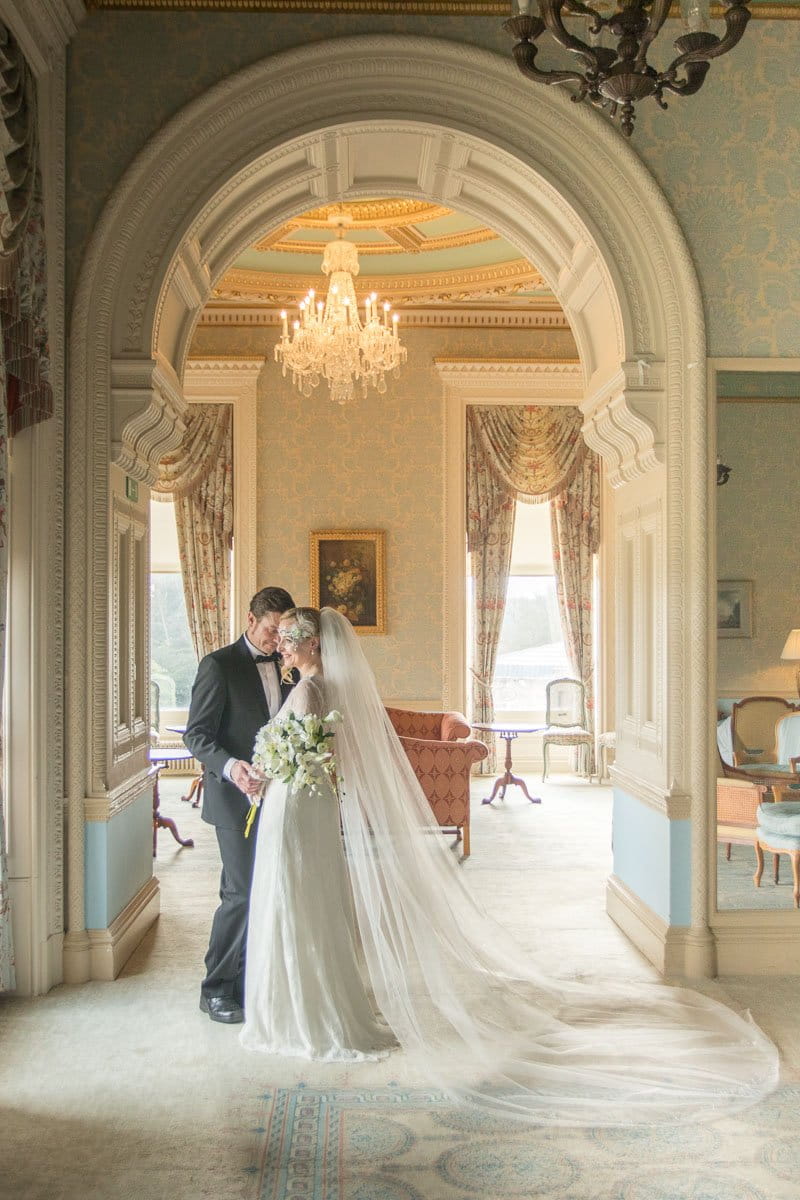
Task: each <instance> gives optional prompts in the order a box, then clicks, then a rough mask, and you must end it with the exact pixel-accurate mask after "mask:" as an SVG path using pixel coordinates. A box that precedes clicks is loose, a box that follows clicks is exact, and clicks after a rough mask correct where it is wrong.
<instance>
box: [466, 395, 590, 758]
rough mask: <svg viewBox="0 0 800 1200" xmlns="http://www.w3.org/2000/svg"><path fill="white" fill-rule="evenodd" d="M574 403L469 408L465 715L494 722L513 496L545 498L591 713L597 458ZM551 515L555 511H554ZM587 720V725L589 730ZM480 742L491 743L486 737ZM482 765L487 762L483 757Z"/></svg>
mask: <svg viewBox="0 0 800 1200" xmlns="http://www.w3.org/2000/svg"><path fill="white" fill-rule="evenodd" d="M581 424H582V418H581V414H580V411H579V410H578V409H577V408H574V407H572V406H569V407H563V406H557V405H526V406H524V407H523V406H517V405H514V406H512V405H499V406H491V407H489V406H486V407H482V406H480V405H474V406H470V408H469V409H468V410H467V545H468V548H469V551H470V554H471V555H472V569H473V580H474V586H475V597H474V612H475V621H474V625H475V631H474V634H475V641H474V646H473V661H474V663H475V666H474V668H473V672H472V675H473V679H472V713H473V720H474V721H476V722H480V723H482V724H488V723H491V722H492V721H493V720H494V706H493V702H492V692H491V685H492V679H493V677H494V668H495V663H496V660H497V645H498V642H499V640H500V632H501V629H502V624H503V614H504V611H505V599H506V590H507V587H508V572H509V568H510V565H511V544H512V540H513V534H514V506H515V503H516V501H518V500H520V501H523V502H525V503H536V502H542V501H551V502H552V516H551V521H552V527H553V552H554V566H555V572H556V583H557V590H558V596H559V611H560V613H561V623H562V629H563V632H564V639H565V642H566V646H567V651H568V653H569V656H570V661H571V662H572V664H573V670H574V671H575V672H576V674H577V675H578V677H579V678H580V679H582V680H583V682H584V685H585V686H586V696H587V709H588V712H589V720H590V721H592V720H593V697H594V689H593V678H592V657H593V656H592V634H591V626H592V568H591V556H592V555H593V554H594V553H595V552H596V551H597V546H598V542H599V505H598V499H597V497H598V489H599V483H598V480H599V465H598V459H597V456H596V455H595V454H594V452H593V451H591V450H589V448H588V447H587V446H586V444H585V442H584V441H583V437H582V434H581ZM556 514H558V515H556ZM591 728H593V726H592V725H591V724H590V729H591ZM486 740H487V744H490V743H492V741H493V739H492V738H491V736H489V737H487V739H486ZM484 767H485V768H486V769H487V770H488V769H492V770H493V769H494V767H493V764H491V765H490V763H489V760H484Z"/></svg>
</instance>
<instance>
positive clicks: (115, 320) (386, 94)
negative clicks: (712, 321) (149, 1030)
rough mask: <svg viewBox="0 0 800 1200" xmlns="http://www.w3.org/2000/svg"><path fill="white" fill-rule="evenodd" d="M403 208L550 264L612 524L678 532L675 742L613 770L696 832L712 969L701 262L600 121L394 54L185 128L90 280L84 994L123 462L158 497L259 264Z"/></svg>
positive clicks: (435, 49) (272, 88) (329, 46)
mask: <svg viewBox="0 0 800 1200" xmlns="http://www.w3.org/2000/svg"><path fill="white" fill-rule="evenodd" d="M386 194H389V195H401V196H409V197H419V198H425V199H428V200H436V201H440V202H443V203H446V204H451V205H455V206H457V207H458V208H460V209H462V210H464V211H466V212H470V213H473V214H475V215H476V216H478V217H480V219H481V220H482V221H484V222H485V223H486V224H488V225H491V226H492V227H493V228H495V229H496V230H497V231H498V232H499V233H501V234H502V235H504V236H505V237H507V238H508V239H509V240H511V241H512V242H513V243H514V244H515V245H516V246H517V247H518V248H519V250H520V251H521V252H522V253H523V254H525V255H526V256H527V257H528V258H530V259H531V260H532V261H533V262H534V263H535V264H536V266H537V267H538V268H539V269H540V270H541V271H542V273H543V275H544V276H545V278H546V279H547V281H548V283H549V284H550V285H551V286H552V288H553V290H554V292H555V293H556V295H557V296H558V299H559V301H560V302H561V304H562V305H563V307H564V309H565V312H566V313H567V316H568V318H569V321H570V324H571V327H572V329H573V331H574V334H575V338H576V342H577V345H578V349H579V353H580V358H581V363H582V367H583V400H582V403H581V408H582V410H583V413H584V416H585V423H584V433H585V436H586V438H587V441H588V442H589V443H590V444H591V445H592V446H593V447H594V448H595V449H596V450H597V451H598V452H599V453H600V454H601V455H602V456H603V458H604V460H605V465H606V473H607V477H608V478H609V480H610V481H611V482H612V484H614V485H615V486H616V487H617V489H618V500H619V514H618V518H617V519H618V520H619V521H622V520H623V518H624V519H625V520H627V521H628V522H630V520H631V519H632V518H631V513H634V516H635V514H636V513H638V512H639V511H640V510H642V511H643V510H644V509H647V511H648V512H649V511H650V508H651V507H652V504H653V503H656V504H657V505H658V506H661V508H660V511H661V510H663V522H664V535H663V538H662V539H661V541H660V542H659V543H658V555H659V556H660V559H661V560H662V564H661V565H662V568H663V578H664V579H665V581H666V585H665V587H666V592H665V596H664V604H663V613H664V616H663V624H662V625H661V626H660V627H659V629H658V631H657V633H658V641H659V643H660V644H659V646H658V647H657V648H656V653H657V654H658V655H660V656H661V658H660V662H661V665H660V667H659V668H658V669H657V670H656V675H657V678H658V680H659V686H660V687H661V693H660V695H659V706H658V722H657V728H655V732H653V730H651V729H649V728H648V727H647V722H646V721H644V720H643V719H641V717H640V715H637V714H636V713H632V714H628V715H629V717H630V721H631V722H632V724H630V728H629V729H627V733H626V728H624V727H623V728H621V734H622V735H623V736H622V741H621V744H620V747H619V749H618V756H617V761H618V763H619V764H620V770H622V771H625V772H626V773H625V787H626V791H628V792H631V793H633V794H634V795H635V796H637V797H640V798H642V799H643V800H644V801H645V802H646V803H650V804H651V805H654V806H655V807H658V808H660V809H661V811H663V812H664V813H665V814H666V815H667V816H668V817H675V816H683V815H686V814H687V813H688V812H689V810H690V809H691V812H692V815H693V818H694V826H693V847H694V856H693V857H694V869H693V872H692V905H691V928H690V929H689V930H688V932H687V931H684V933H683V934H682V935H681V939H680V941H681V947H682V950H681V953H682V958H681V963H680V966H681V967H682V969H684V970H687V971H688V972H689V973H692V974H697V975H700V974H708V973H711V972H712V970H713V942H712V939H711V936H710V933H709V930H708V923H707V915H708V909H707V886H706V878H707V838H708V834H707V829H708V821H707V814H706V802H705V796H706V792H707V774H708V771H707V757H708V755H707V746H708V728H707V727H708V723H709V722H708V711H709V709H708V704H707V701H708V695H707V682H706V681H707V678H708V671H707V666H708V658H709V622H708V619H707V612H708V592H709V588H708V582H707V572H708V539H707V515H708V504H709V495H708V485H707V480H708V478H709V475H708V459H709V451H708V445H707V429H706V416H705V385H706V377H705V371H704V370H703V369H702V368H700V369H693V368H696V367H699V365H700V364H702V363H704V362H705V339H704V322H703V313H702V306H701V302H700V293H699V289H698V284H697V280H696V276H695V273H694V268H693V265H692V262H691V259H690V257H689V254H688V251H687V248H686V245H685V242H684V240H683V237H682V235H681V233H680V230H679V228H678V226H677V223H676V221H675V220H674V217H673V215H672V213H671V210H670V209H669V207H668V205H667V204H666V201H665V200H664V198H663V196H662V194H661V192H660V191H659V189H658V187H657V186H656V184H655V183H654V181H653V179H652V177H651V176H650V174H649V173H648V172H647V170H646V169H645V167H644V166H643V165H642V163H641V162H640V160H639V159H638V158H637V157H636V155H635V154H634V153H633V151H632V150H631V149H630V147H628V146H627V145H625V144H624V143H623V142H622V140H621V139H620V138H619V136H618V134H617V133H616V132H615V131H614V130H613V129H612V128H611V127H610V126H609V125H608V124H607V123H606V122H604V121H603V120H602V118H600V117H599V116H597V115H596V114H595V113H593V112H591V111H589V110H585V109H583V108H579V107H578V106H576V105H573V104H570V103H569V102H568V100H567V99H566V98H565V97H564V96H562V95H561V94H560V93H559V92H558V91H556V90H554V89H531V88H530V87H529V85H528V84H527V83H526V82H525V81H524V80H522V79H521V78H520V77H519V75H518V73H517V72H516V71H515V68H514V66H513V64H512V63H511V62H509V61H507V60H505V59H503V58H499V57H498V56H496V55H493V54H490V53H487V52H485V51H481V50H477V49H475V48H471V47H468V46H464V45H457V44H453V43H448V42H445V41H439V40H435V39H424V38H407V37H388V36H380V37H359V38H348V39H342V40H337V41H332V42H327V43H319V44H317V45H314V46H312V47H310V48H307V49H300V50H293V51H290V52H287V53H284V54H280V55H276V56H274V57H273V58H270V59H267V60H265V61H263V62H261V63H259V64H256V65H255V66H253V67H250V68H247V69H246V70H244V71H242V72H240V73H238V74H236V75H234V76H232V77H231V78H229V79H227V80H225V81H224V82H223V83H221V84H220V85H218V86H216V87H215V88H213V89H212V90H211V91H209V92H208V93H207V94H206V95H204V96H202V97H200V98H199V99H198V100H197V101H195V102H193V103H192V104H191V105H189V106H187V108H185V109H184V110H183V111H182V112H181V113H179V114H178V115H177V116H176V117H175V118H174V119H173V120H172V121H170V122H169V124H168V125H166V126H165V127H164V128H163V129H162V130H161V131H160V132H159V133H158V134H157V135H156V136H155V137H154V138H153V140H152V141H151V142H150V143H149V144H148V145H147V146H146V147H145V149H144V150H143V151H142V153H141V154H140V155H139V156H138V158H137V159H136V160H135V161H134V163H133V164H132V165H131V167H130V168H129V170H128V171H127V173H126V175H125V176H124V178H123V179H122V180H121V182H120V183H119V185H118V187H117V189H116V191H115V192H114V194H113V196H112V198H111V200H110V201H109V202H108V204H107V206H106V208H105V210H104V212H103V215H102V218H101V220H100V222H99V224H98V226H97V228H96V230H95V233H94V235H93V238H92V241H91V244H90V246H89V249H88V251H87V254H86V257H85V260H84V263H83V267H82V271H81V276H80V280H79V285H78V288H77V292H76V299H75V306H74V313H73V324H72V330H71V343H70V345H71V397H72V408H71V421H70V444H69V470H70V479H71V483H70V488H69V498H70V509H69V514H68V521H69V525H68V529H69V555H68V562H69V576H68V580H67V593H68V630H67V658H68V670H67V679H68V681H69V683H68V686H69V689H70V694H69V697H68V703H67V710H68V713H69V718H68V728H67V731H66V732H67V769H66V777H67V796H68V803H69V851H68V854H69V860H68V865H69V871H68V878H69V887H68V913H69V922H68V933H67V938H66V945H65V974H66V977H67V978H68V979H71V980H76V981H77V980H80V979H84V978H87V977H88V971H89V966H88V938H87V936H86V931H85V929H84V928H83V865H84V864H83V810H84V805H85V803H86V801H87V799H92V798H93V799H95V800H97V799H98V798H100V799H102V798H104V797H108V795H109V790H108V788H107V785H106V780H107V779H108V774H109V767H110V765H111V763H110V754H111V748H110V738H109V736H108V732H107V730H108V727H109V718H108V705H109V703H110V697H109V694H108V684H107V678H108V662H109V656H110V648H109V621H108V613H107V600H106V595H107V588H106V581H107V579H108V574H109V567H108V561H109V540H108V520H107V511H108V488H109V484H108V475H109V464H110V462H114V463H115V464H117V465H118V466H119V467H121V468H122V469H123V470H124V471H125V472H126V473H127V474H129V475H132V476H135V477H137V478H138V479H140V480H142V481H143V482H145V483H146V482H147V481H148V480H149V479H150V478H151V477H152V470H153V464H154V463H155V462H156V461H157V460H158V459H159V458H160V457H161V456H162V455H163V454H165V453H166V452H168V451H169V450H170V449H171V448H173V447H174V446H176V445H177V443H178V441H179V439H180V436H181V432H182V424H183V423H182V420H181V412H182V409H183V405H184V398H183V394H182V383H181V380H182V375H183V371H184V365H185V360H186V357H187V351H188V346H189V344H190V339H191V335H192V331H193V328H194V325H195V322H196V320H197V317H198V315H199V313H200V311H201V309H202V306H203V304H204V302H205V300H206V298H207V296H208V295H209V292H210V289H211V286H212V284H213V282H214V281H215V280H216V279H217V278H218V277H219V276H220V275H221V274H222V272H223V271H224V270H225V268H226V267H227V266H228V265H229V264H230V262H231V261H232V260H233V259H234V258H235V257H236V255H237V254H238V253H239V252H240V251H241V250H242V249H243V248H244V247H246V246H248V245H249V244H251V243H252V242H253V241H254V240H255V238H256V236H257V235H258V234H261V233H263V231H264V230H265V229H267V228H270V227H272V226H275V225H277V224H278V223H279V222H281V221H283V220H285V219H286V218H288V217H290V216H292V215H293V214H295V213H297V212H300V211H302V210H303V209H306V208H309V207H312V206H318V205H320V204H323V203H326V202H330V201H333V200H337V199H346V198H355V197H365V196H374V195H386ZM87 694H88V695H90V696H92V697H93V702H94V703H93V711H92V713H91V714H90V715H89V716H88V718H87V716H86V706H85V697H86V695H87ZM626 737H627V738H628V740H627V741H626ZM637 921H639V923H640V924H641V921H640V920H639V917H637V916H632V917H631V922H630V923H629V926H630V929H631V931H632V932H633V933H634V935H636V922H637ZM645 924H646V921H645ZM642 928H643V929H644V926H642ZM643 936H644V935H643ZM644 940H646V938H645V939H644ZM655 957H656V959H657V960H658V953H656V954H655ZM664 961H666V960H664ZM662 965H664V962H662Z"/></svg>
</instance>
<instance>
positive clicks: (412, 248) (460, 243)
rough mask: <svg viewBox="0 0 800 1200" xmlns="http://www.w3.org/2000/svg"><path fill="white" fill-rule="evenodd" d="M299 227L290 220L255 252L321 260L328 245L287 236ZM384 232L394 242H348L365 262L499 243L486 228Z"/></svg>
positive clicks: (398, 227) (408, 227) (406, 228)
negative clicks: (428, 232) (428, 233)
mask: <svg viewBox="0 0 800 1200" xmlns="http://www.w3.org/2000/svg"><path fill="white" fill-rule="evenodd" d="M297 227H298V225H297V222H296V221H288V222H287V223H286V224H285V225H283V226H281V228H280V229H276V230H274V232H273V233H271V234H269V235H268V236H267V237H264V238H262V239H261V241H260V242H257V243H256V245H255V247H254V249H256V250H269V251H273V252H274V253H276V254H313V255H315V256H316V257H317V258H321V257H322V255H323V252H324V250H325V246H326V244H327V243H326V242H320V241H315V240H314V239H313V238H309V239H308V240H307V241H301V240H300V238H288V237H287V236H286V235H287V234H288V233H289V232H290V231H291V230H292V229H293V228H297ZM382 232H385V233H386V234H387V235H388V236H389V237H390V238H391V239H392V240H391V241H387V242H366V241H359V239H358V237H357V236H355V235H353V234H351V233H348V237H347V240H348V242H352V244H353V245H354V246H355V247H356V250H357V251H358V255H359V258H362V259H363V258H369V257H370V255H373V256H374V255H391V254H408V253H415V254H416V253H421V254H424V253H429V252H431V251H434V250H462V249H464V247H465V246H478V245H480V244H481V243H482V242H496V241H498V240H499V239H498V236H497V234H496V233H495V232H494V230H493V229H487V228H486V227H485V226H484V227H482V228H480V229H466V230H461V231H460V232H458V233H441V234H437V235H436V236H435V237H425V236H424V235H423V234H421V233H419V232H418V231H417V230H416V229H415V228H414V227H412V226H411V225H399V224H396V225H394V226H388V227H387V226H383V227H382ZM359 282H360V280H359Z"/></svg>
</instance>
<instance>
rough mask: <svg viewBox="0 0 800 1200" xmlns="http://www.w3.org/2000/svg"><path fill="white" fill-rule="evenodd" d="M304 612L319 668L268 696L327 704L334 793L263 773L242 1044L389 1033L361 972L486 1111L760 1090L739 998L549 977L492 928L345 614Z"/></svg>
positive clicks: (657, 1117)
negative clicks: (728, 1001) (313, 630)
mask: <svg viewBox="0 0 800 1200" xmlns="http://www.w3.org/2000/svg"><path fill="white" fill-rule="evenodd" d="M320 624H321V651H322V666H323V671H324V684H320V681H319V680H318V679H305V680H303V681H302V682H301V683H300V684H298V686H297V688H295V690H294V692H293V693H292V695H291V697H290V698H289V701H287V707H296V708H299V709H300V711H306V708H305V706H307V705H308V706H312V707H313V711H315V712H320V713H321V712H322V711H327V710H328V709H336V710H338V711H339V712H340V713H341V714H342V718H343V719H342V722H341V724H340V725H339V726H337V731H336V737H335V754H336V764H337V771H338V774H339V777H340V797H339V806H338V811H337V806H336V800H335V797H334V796H333V794H331V797H330V803H328V802H327V797H317V796H314V795H307V794H305V793H302V792H301V793H299V794H294V793H293V792H292V791H291V789H286V788H285V787H283V785H278V784H277V783H276V782H274V781H273V783H272V784H271V785H270V787H269V789H268V791H267V795H266V797H265V799H264V802H263V808H264V811H263V812H262V814H261V821H260V828H259V831H258V847H257V854H256V863H255V873H254V881H253V890H252V900H251V906H250V926H249V935H248V948H247V969H246V977H247V978H246V989H245V1017H246V1023H245V1027H244V1030H243V1033H242V1040H243V1041H244V1043H245V1045H248V1046H253V1047H256V1048H258V1049H262V1050H269V1051H272V1052H273V1053H276V1054H292V1055H297V1054H299V1055H302V1056H304V1057H307V1058H330V1059H337V1058H338V1059H342V1058H345V1059H353V1058H359V1057H371V1056H374V1055H376V1054H380V1052H381V1050H382V1049H383V1048H384V1047H385V1046H386V1045H387V1044H389V1043H390V1042H391V1040H392V1039H391V1037H390V1035H388V1034H387V1032H386V1029H385V1028H384V1027H383V1026H382V1025H381V1024H380V1022H379V1020H378V1019H377V1018H376V1017H375V1016H374V1015H373V1010H372V1007H371V1003H370V998H369V996H368V995H367V987H368V988H369V990H370V993H371V994H372V995H374V998H375V1003H376V1006H377V1011H378V1012H379V1013H381V1014H382V1016H383V1018H384V1019H385V1021H386V1024H387V1026H388V1028H389V1029H391V1031H392V1034H394V1036H395V1037H396V1039H397V1041H398V1042H399V1044H400V1045H401V1046H402V1048H403V1050H404V1051H406V1052H407V1053H409V1054H411V1055H412V1057H413V1060H414V1062H415V1064H416V1065H417V1066H418V1067H419V1069H420V1070H421V1071H422V1072H423V1073H424V1075H425V1077H426V1078H427V1079H428V1080H429V1081H430V1082H432V1083H434V1084H435V1085H437V1086H439V1087H442V1088H444V1089H446V1090H447V1091H448V1093H449V1094H450V1095H451V1096H453V1098H454V1099H456V1100H458V1101H461V1102H464V1103H467V1104H471V1105H477V1106H480V1108H482V1109H484V1110H489V1111H492V1112H495V1113H497V1114H498V1115H506V1116H511V1117H515V1118H518V1119H520V1120H524V1121H529V1122H532V1123H535V1124H538V1125H541V1124H547V1125H636V1124H650V1123H655V1122H671V1123H675V1122H687V1121H695V1120H707V1119H709V1118H711V1117H715V1116H722V1115H727V1114H730V1113H732V1112H735V1111H737V1110H739V1109H741V1108H744V1107H746V1106H748V1105H750V1104H753V1103H755V1102H756V1101H758V1100H759V1099H760V1098H761V1097H763V1096H765V1095H767V1094H768V1093H769V1092H770V1091H771V1090H772V1089H773V1088H774V1086H775V1084H776V1082H777V1078H778V1057H777V1051H776V1049H775V1047H774V1046H773V1045H772V1043H771V1042H770V1041H769V1039H768V1038H767V1037H765V1035H764V1034H763V1033H762V1032H761V1030H760V1029H759V1028H758V1027H757V1026H756V1025H755V1024H754V1023H753V1022H752V1021H751V1020H750V1019H749V1017H748V1016H746V1015H745V1016H740V1015H738V1014H737V1013H735V1012H733V1011H732V1010H731V1009H729V1008H727V1007H726V1006H725V1005H723V1004H719V1003H717V1002H715V1001H714V1000H711V999H709V998H708V997H706V996H703V995H701V994H699V993H697V992H694V991H691V990H689V989H687V988H672V987H665V986H662V985H658V984H653V985H646V984H645V985H628V986H625V985H617V984H616V983H615V982H614V981H600V980H592V981H589V982H586V983H573V982H569V981H563V980H554V979H551V978H548V977H547V976H545V975H543V974H542V973H541V972H539V971H538V970H537V968H536V966H535V964H533V963H531V962H529V961H528V960H527V958H525V957H524V956H523V955H522V954H521V953H520V951H519V950H518V949H517V948H516V947H515V946H513V945H510V944H509V939H508V938H507V936H506V935H505V933H504V931H503V930H502V929H501V928H500V927H499V926H498V925H497V924H496V922H495V921H493V920H492V919H491V918H490V917H488V916H487V915H486V913H484V912H483V911H482V910H481V909H480V907H479V906H478V905H477V904H476V903H475V900H474V898H473V896H472V894H471V892H470V891H469V889H468V886H467V885H466V884H465V882H464V878H463V874H462V872H461V871H460V870H459V868H458V866H457V865H456V863H455V861H454V858H453V855H452V854H451V852H450V850H449V848H448V847H447V845H446V842H445V839H444V838H443V837H442V836H441V833H440V831H439V828H438V825H437V824H436V822H435V821H434V819H433V816H432V813H431V810H430V806H429V805H428V802H427V800H426V799H425V796H424V794H423V792H422V790H421V788H420V786H419V784H418V782H417V780H416V777H415V776H414V773H413V771H412V769H411V766H410V764H409V761H408V758H407V756H406V754H405V751H404V750H403V748H402V746H401V744H400V742H399V740H398V738H397V736H396V735H395V733H394V730H393V729H392V726H391V723H390V722H389V719H388V717H387V715H386V711H385V709H384V707H383V704H382V702H381V699H380V696H379V693H378V689H377V685H376V683H375V678H374V676H373V674H372V671H371V669H370V667H369V665H368V664H367V662H366V659H365V658H364V655H363V651H362V650H361V646H360V644H359V641H358V638H357V637H356V635H355V634H354V632H353V630H352V628H351V626H350V624H349V622H348V621H347V620H345V618H344V617H342V616H341V615H340V614H339V613H337V612H336V611H334V610H332V609H323V610H322V614H321V622H320ZM323 688H324V692H323ZM340 820H341V824H340ZM343 847H344V849H343ZM351 895H352V904H353V907H354V909H355V926H354V924H353V919H352V911H351ZM356 929H357V936H356V934H355V930H356ZM359 951H361V952H363V958H364V963H365V966H366V983H365V981H364V976H363V975H362V973H361V970H360V961H359V960H360V953H359Z"/></svg>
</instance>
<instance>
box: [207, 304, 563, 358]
mask: <svg viewBox="0 0 800 1200" xmlns="http://www.w3.org/2000/svg"><path fill="white" fill-rule="evenodd" d="M280 325H281V318H280V309H279V308H278V306H267V305H266V304H260V303H255V302H248V301H239V302H238V303H233V302H231V301H213V300H212V301H210V302H209V303H208V304H207V305H206V306H205V308H204V309H203V311H202V313H201V314H200V319H199V320H198V322H197V327H198V329H276V330H277V329H279V328H280ZM403 329H473V330H481V329H506V330H520V329H528V330H536V331H538V332H540V333H542V334H544V333H563V332H565V331H566V332H569V331H570V326H569V322H568V321H567V318H566V316H565V315H564V312H563V310H562V309H560V308H559V307H558V305H557V304H556V303H555V301H554V300H553V299H550V300H548V301H547V302H545V301H543V300H541V299H537V300H534V301H533V302H532V303H531V304H530V305H528V306H526V307H525V308H521V307H519V306H517V305H514V304H505V305H504V304H502V303H498V302H497V301H495V302H494V303H489V304H484V305H481V306H480V307H478V306H477V305H471V306H469V307H468V306H466V305H464V304H461V305H448V304H436V305H431V306H423V305H419V306H413V305H409V306H408V307H407V308H405V309H404V310H403ZM203 357H206V356H205V355H204V356H203ZM221 357H223V358H227V357H228V356H227V355H223V356H221ZM459 361H460V360H459Z"/></svg>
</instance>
